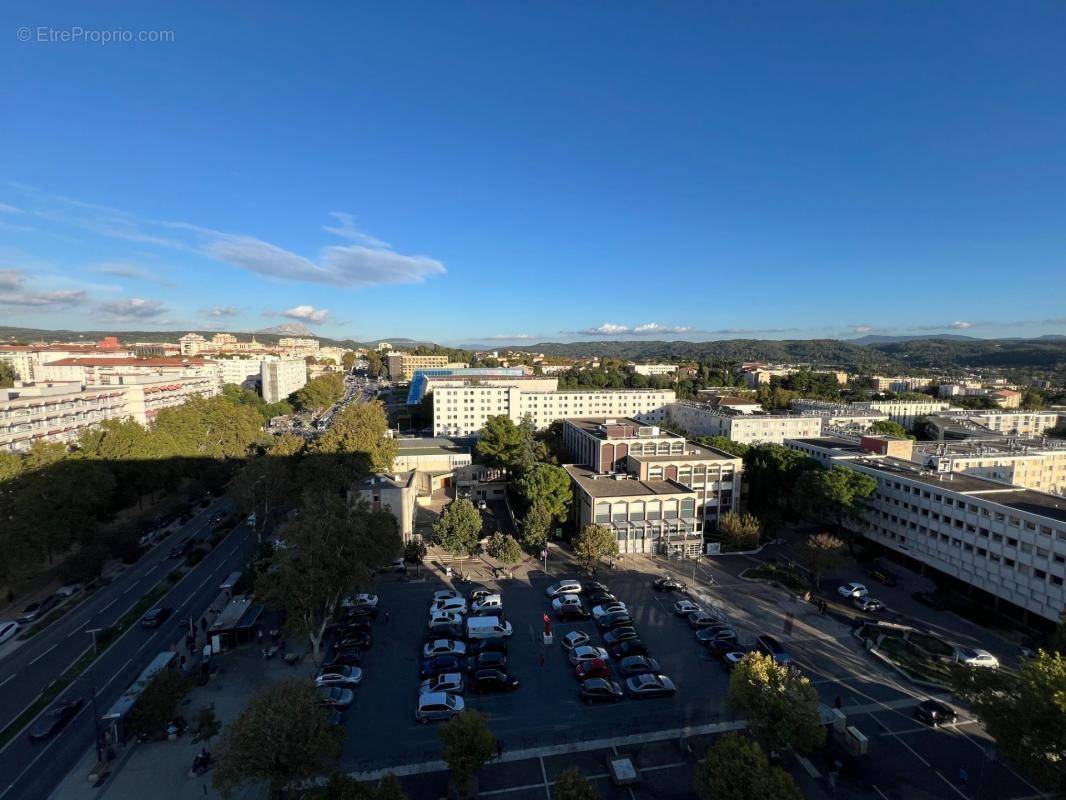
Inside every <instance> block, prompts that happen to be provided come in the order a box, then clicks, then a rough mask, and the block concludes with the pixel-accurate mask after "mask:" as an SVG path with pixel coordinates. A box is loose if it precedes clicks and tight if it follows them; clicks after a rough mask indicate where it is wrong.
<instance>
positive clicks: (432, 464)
mask: <svg viewBox="0 0 1066 800" xmlns="http://www.w3.org/2000/svg"><path fill="white" fill-rule="evenodd" d="M396 446H397V449H396V457H395V458H393V460H392V468H393V469H394V470H395V471H396V472H407V471H409V470H412V469H416V470H418V471H420V472H428V473H430V474H432V475H434V476H436V475H445V476H450V475H451V474H452V473H454V472H455V471H456V470H457V469H459V468H460V467H465V466H467V465H469V464H471V463H472V462H473V457H472V455H471V452H470V445H469V444H463V443H461V442H460V441H457V440H453V439H444V438H440V439H428V438H418V439H396ZM445 485H447V482H445Z"/></svg>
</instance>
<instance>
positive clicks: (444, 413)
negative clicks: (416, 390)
mask: <svg viewBox="0 0 1066 800" xmlns="http://www.w3.org/2000/svg"><path fill="white" fill-rule="evenodd" d="M533 380H537V379H536V378H533ZM674 398H675V394H674V391H673V390H672V389H576V390H573V391H562V392H560V391H544V390H530V391H527V390H525V389H523V388H521V387H518V386H484V385H469V384H466V385H463V386H450V385H446V386H441V387H440V388H438V389H435V390H434V391H433V435H434V436H469V435H471V434H475V433H477V432H478V431H480V430H481V429H482V428H483V427H484V425H485V422H486V421H487V420H488V418H489V417H492V416H499V415H501V414H502V415H504V416H507V417H510V418H511V420H512V421H513V422H514V423H515V424H516V425H517V424H519V423H521V422H522V420H523V419H525V418H526V417H529V419H530V420H531V421H532V424H533V426H534V427H535V428H536V429H537V430H540V429H542V428H547V427H548V426H549V425H551V424H552V423H553V422H555V421H556V420H561V419H570V418H573V417H597V416H602V417H634V418H636V419H638V420H640V421H641V422H646V423H652V424H654V423H657V422H662V421H663V420H665V419H666V406H667V405H668V404H669V403H672V402H673V401H674Z"/></svg>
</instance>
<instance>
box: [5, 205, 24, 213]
mask: <svg viewBox="0 0 1066 800" xmlns="http://www.w3.org/2000/svg"><path fill="white" fill-rule="evenodd" d="M0 213H3V214H23V213H25V212H24V211H23V210H22V209H21V208H15V207H14V206H9V205H8V204H7V203H0Z"/></svg>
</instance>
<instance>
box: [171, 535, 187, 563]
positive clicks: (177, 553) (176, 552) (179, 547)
mask: <svg viewBox="0 0 1066 800" xmlns="http://www.w3.org/2000/svg"><path fill="white" fill-rule="evenodd" d="M190 547H192V537H191V536H190V537H188V538H187V539H182V540H181V541H180V542H178V543H177V544H176V545H174V546H173V547H171V548H170V552H169V553H167V556H168V557H170V558H181V557H182V556H184V555H185V554H186V553H188V552H189V548H190Z"/></svg>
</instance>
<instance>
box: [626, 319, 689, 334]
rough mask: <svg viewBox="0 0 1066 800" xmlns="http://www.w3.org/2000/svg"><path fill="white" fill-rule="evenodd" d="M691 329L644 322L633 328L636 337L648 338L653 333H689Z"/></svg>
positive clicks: (683, 326)
mask: <svg viewBox="0 0 1066 800" xmlns="http://www.w3.org/2000/svg"><path fill="white" fill-rule="evenodd" d="M691 332H692V328H691V327H689V326H687V325H676V326H671V325H660V324H659V323H658V322H645V323H644V324H643V325H637V326H636V327H635V328H633V333H635V334H636V335H637V336H650V335H652V334H655V333H691Z"/></svg>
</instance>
